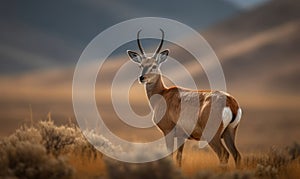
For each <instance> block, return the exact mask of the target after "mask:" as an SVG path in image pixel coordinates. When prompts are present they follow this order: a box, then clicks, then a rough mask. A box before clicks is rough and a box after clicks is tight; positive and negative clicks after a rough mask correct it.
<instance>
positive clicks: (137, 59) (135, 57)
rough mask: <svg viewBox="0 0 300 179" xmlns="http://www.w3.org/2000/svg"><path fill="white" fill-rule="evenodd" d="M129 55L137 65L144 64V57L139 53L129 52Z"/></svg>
mask: <svg viewBox="0 0 300 179" xmlns="http://www.w3.org/2000/svg"><path fill="white" fill-rule="evenodd" d="M127 54H128V56H129V58H130V59H131V60H132V61H133V62H135V63H141V62H142V57H141V56H140V55H139V54H138V53H136V52H133V51H131V50H127Z"/></svg>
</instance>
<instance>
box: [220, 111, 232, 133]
mask: <svg viewBox="0 0 300 179" xmlns="http://www.w3.org/2000/svg"><path fill="white" fill-rule="evenodd" d="M231 119H232V112H231V109H230V108H229V107H225V108H224V109H223V112H222V121H223V130H224V129H225V128H226V127H227V126H228V124H229V123H230V121H231Z"/></svg>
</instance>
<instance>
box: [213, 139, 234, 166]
mask: <svg viewBox="0 0 300 179" xmlns="http://www.w3.org/2000/svg"><path fill="white" fill-rule="evenodd" d="M209 145H210V147H211V148H212V149H213V150H214V151H215V153H216V154H217V155H218V157H219V160H220V164H221V165H227V163H228V159H229V152H228V151H227V150H226V148H225V147H224V145H223V143H222V141H221V137H219V136H218V135H216V136H215V137H214V138H213V139H212V140H211V141H210V142H209Z"/></svg>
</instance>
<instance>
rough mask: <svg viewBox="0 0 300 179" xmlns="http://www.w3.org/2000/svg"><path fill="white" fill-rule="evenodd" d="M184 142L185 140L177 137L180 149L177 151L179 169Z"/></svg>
mask: <svg viewBox="0 0 300 179" xmlns="http://www.w3.org/2000/svg"><path fill="white" fill-rule="evenodd" d="M184 142H185V138H183V137H177V148H178V150H177V156H176V160H177V164H178V166H179V167H181V162H182V152H183V148H184Z"/></svg>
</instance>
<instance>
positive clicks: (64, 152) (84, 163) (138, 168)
mask: <svg viewBox="0 0 300 179" xmlns="http://www.w3.org/2000/svg"><path fill="white" fill-rule="evenodd" d="M93 135H95V134H93ZM93 137H94V138H95V140H99V142H98V143H99V145H101V147H105V148H107V150H110V149H113V148H114V147H115V146H112V145H111V144H110V142H109V141H107V140H105V139H104V138H103V137H101V136H93ZM299 169H300V145H299V144H297V143H295V144H293V145H291V146H290V147H286V148H275V147H273V148H271V149H270V150H269V151H266V152H261V153H252V154H243V167H242V168H241V169H239V170H238V169H235V167H234V163H233V161H232V159H230V162H229V165H228V166H227V167H220V166H219V165H218V159H217V157H216V156H215V154H214V153H213V152H212V151H211V150H210V149H209V148H205V149H201V150H200V149H198V148H197V147H196V145H191V143H190V144H189V143H188V144H187V145H186V148H185V150H184V155H183V167H182V169H180V168H178V167H177V166H175V164H174V162H173V161H172V160H171V158H170V157H168V158H164V159H161V160H158V161H155V162H150V163H145V164H129V163H124V162H118V161H115V160H112V159H109V158H106V157H104V156H102V154H101V153H100V152H98V151H97V150H96V149H94V148H93V146H91V145H90V144H89V143H88V142H87V141H86V140H85V138H84V137H83V135H82V133H81V132H80V130H79V129H78V128H77V127H76V126H75V125H65V126H56V125H55V124H54V123H53V121H51V120H48V121H42V122H39V123H37V124H36V125H31V126H22V127H21V128H19V129H18V130H16V132H15V133H14V134H12V135H11V136H9V137H6V138H3V139H1V140H0V177H1V178H3V177H4V178H5V177H11V178H145V179H146V178H207V179H209V178H212V179H214V178H235V179H236V178H245V179H246V178H299V177H300V170H299Z"/></svg>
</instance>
